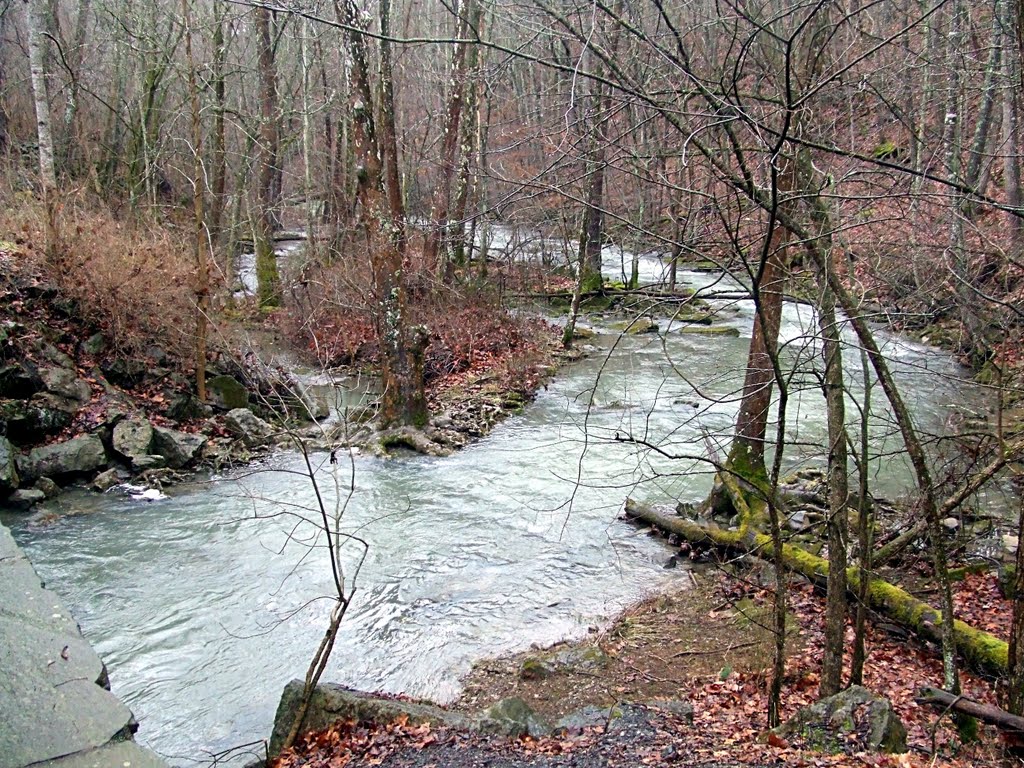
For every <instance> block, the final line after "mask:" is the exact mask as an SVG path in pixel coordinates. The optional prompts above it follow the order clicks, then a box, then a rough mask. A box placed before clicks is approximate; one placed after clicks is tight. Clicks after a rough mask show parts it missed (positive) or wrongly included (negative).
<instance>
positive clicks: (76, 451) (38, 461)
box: [18, 435, 107, 481]
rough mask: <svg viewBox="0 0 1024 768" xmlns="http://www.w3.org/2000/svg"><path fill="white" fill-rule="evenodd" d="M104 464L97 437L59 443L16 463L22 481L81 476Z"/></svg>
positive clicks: (87, 436)
mask: <svg viewBox="0 0 1024 768" xmlns="http://www.w3.org/2000/svg"><path fill="white" fill-rule="evenodd" d="M106 463H107V454H106V451H104V449H103V441H102V440H100V438H99V436H97V435H81V436H80V437H73V438H71V439H70V440H65V441H64V442H61V443H54V444H53V445H46V446H43V447H42V448H35V449H33V450H32V451H30V452H29V454H28V455H27V456H25V457H23V458H22V459H20V460H19V461H18V471H19V472H20V473H21V477H22V480H29V481H31V480H35V479H37V478H40V477H43V476H44V475H45V476H47V477H71V476H75V475H84V474H87V473H89V472H92V471H93V470H96V469H99V468H100V467H102V466H104V465H105V464H106Z"/></svg>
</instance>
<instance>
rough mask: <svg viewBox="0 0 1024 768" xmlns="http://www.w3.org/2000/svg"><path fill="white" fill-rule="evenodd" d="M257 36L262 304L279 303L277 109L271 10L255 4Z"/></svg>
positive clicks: (257, 227) (259, 295)
mask: <svg viewBox="0 0 1024 768" xmlns="http://www.w3.org/2000/svg"><path fill="white" fill-rule="evenodd" d="M255 14H256V37H257V43H258V47H259V81H260V87H259V90H260V138H259V142H258V143H257V156H258V158H259V160H258V163H257V167H258V171H257V182H256V184H257V190H256V216H255V219H256V220H255V222H254V224H255V226H254V238H253V239H254V241H255V246H256V282H257V288H256V290H257V298H258V300H259V304H260V306H261V307H276V306H277V305H279V304H280V303H281V281H280V277H279V275H278V271H277V256H276V255H275V254H274V239H273V234H274V214H273V210H272V209H273V207H274V203H275V196H274V176H275V174H276V166H277V144H278V125H277V122H278V114H277V113H278V109H277V72H276V67H275V63H274V47H273V39H272V35H271V11H270V10H269V9H268V8H266V7H264V6H258V7H257V8H256V9H255Z"/></svg>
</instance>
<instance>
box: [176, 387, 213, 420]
mask: <svg viewBox="0 0 1024 768" xmlns="http://www.w3.org/2000/svg"><path fill="white" fill-rule="evenodd" d="M167 402H168V405H167V416H168V418H171V419H174V420H175V421H190V420H191V419H203V418H207V417H209V416H210V415H211V414H212V413H213V410H212V409H211V408H210V406H208V405H206V404H205V403H203V402H202V401H200V400H199V398H197V397H195V396H193V395H191V394H189V393H187V392H181V393H177V394H173V395H171V396H170V397H169V398H168V400H167Z"/></svg>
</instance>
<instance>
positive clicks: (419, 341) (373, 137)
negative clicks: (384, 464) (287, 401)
mask: <svg viewBox="0 0 1024 768" xmlns="http://www.w3.org/2000/svg"><path fill="white" fill-rule="evenodd" d="M387 11H388V3H386V2H385V3H383V4H382V13H384V14H385V15H386V14H387ZM335 12H336V13H337V16H338V20H339V21H340V22H341V23H342V24H343V25H344V27H345V39H346V42H347V44H348V49H349V54H350V56H351V60H352V66H351V77H352V91H351V94H352V95H351V99H352V104H351V112H352V146H353V151H354V154H355V157H356V163H357V166H358V167H357V169H356V179H357V195H358V199H359V224H360V228H361V229H362V231H363V233H364V235H365V246H366V251H367V254H368V255H369V258H370V272H371V279H372V283H373V284H372V296H373V298H374V302H375V310H376V311H375V312H374V323H375V326H376V332H377V338H378V340H379V343H380V351H381V354H380V373H381V388H382V391H383V394H382V396H381V397H382V402H381V409H380V422H381V425H382V426H384V427H390V426H394V425H410V426H416V427H421V426H423V425H424V424H426V421H427V417H428V414H427V407H426V397H425V396H424V394H423V354H424V350H425V349H426V346H427V343H428V341H429V335H428V334H427V332H426V329H423V328H418V329H410V328H409V322H408V317H407V314H408V313H407V307H406V290H405V250H406V238H405V214H404V209H403V205H402V197H401V190H400V189H399V188H398V187H397V185H398V176H397V172H396V173H394V174H392V173H390V172H389V171H388V168H396V169H397V155H396V153H397V149H396V147H395V146H394V137H395V128H394V120H395V115H394V108H393V104H392V103H391V98H390V96H389V93H390V86H389V85H385V84H382V86H381V91H380V93H381V99H382V103H383V104H382V108H381V109H380V110H379V112H377V114H378V115H379V116H380V119H381V121H382V126H381V130H380V133H379V134H378V130H377V125H376V123H375V120H374V114H375V111H374V98H373V90H372V88H371V86H370V68H369V56H368V51H367V47H366V39H365V37H364V35H363V33H362V32H361V30H362V24H363V20H362V14H361V13H360V12H359V9H358V8H357V6H356V4H355V2H354V0H337V2H336V3H335ZM382 21H383V23H384V25H385V28H387V26H388V22H387V19H386V18H384V19H382ZM381 53H382V56H381V59H380V60H381V67H382V71H381V79H382V81H384V83H389V82H390V79H391V72H390V55H389V54H386V53H384V51H383V50H382V52H381ZM410 333H412V337H410Z"/></svg>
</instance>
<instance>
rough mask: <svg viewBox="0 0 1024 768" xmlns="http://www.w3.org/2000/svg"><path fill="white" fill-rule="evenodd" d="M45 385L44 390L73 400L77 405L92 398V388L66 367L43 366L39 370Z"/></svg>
mask: <svg viewBox="0 0 1024 768" xmlns="http://www.w3.org/2000/svg"><path fill="white" fill-rule="evenodd" d="M39 375H40V376H42V377H43V383H44V384H45V385H46V391H47V392H52V393H53V394H55V395H58V396H60V397H63V398H66V399H68V400H72V401H74V402H75V403H76V404H78V405H84V404H85V403H88V402H89V400H90V399H91V398H92V389H91V388H90V387H89V385H88V384H87V383H86V382H84V381H82V379H80V378H78V377H77V376H76V375H75V372H74V371H73V370H69V369H68V368H44V369H43V370H42V371H40V372H39Z"/></svg>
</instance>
